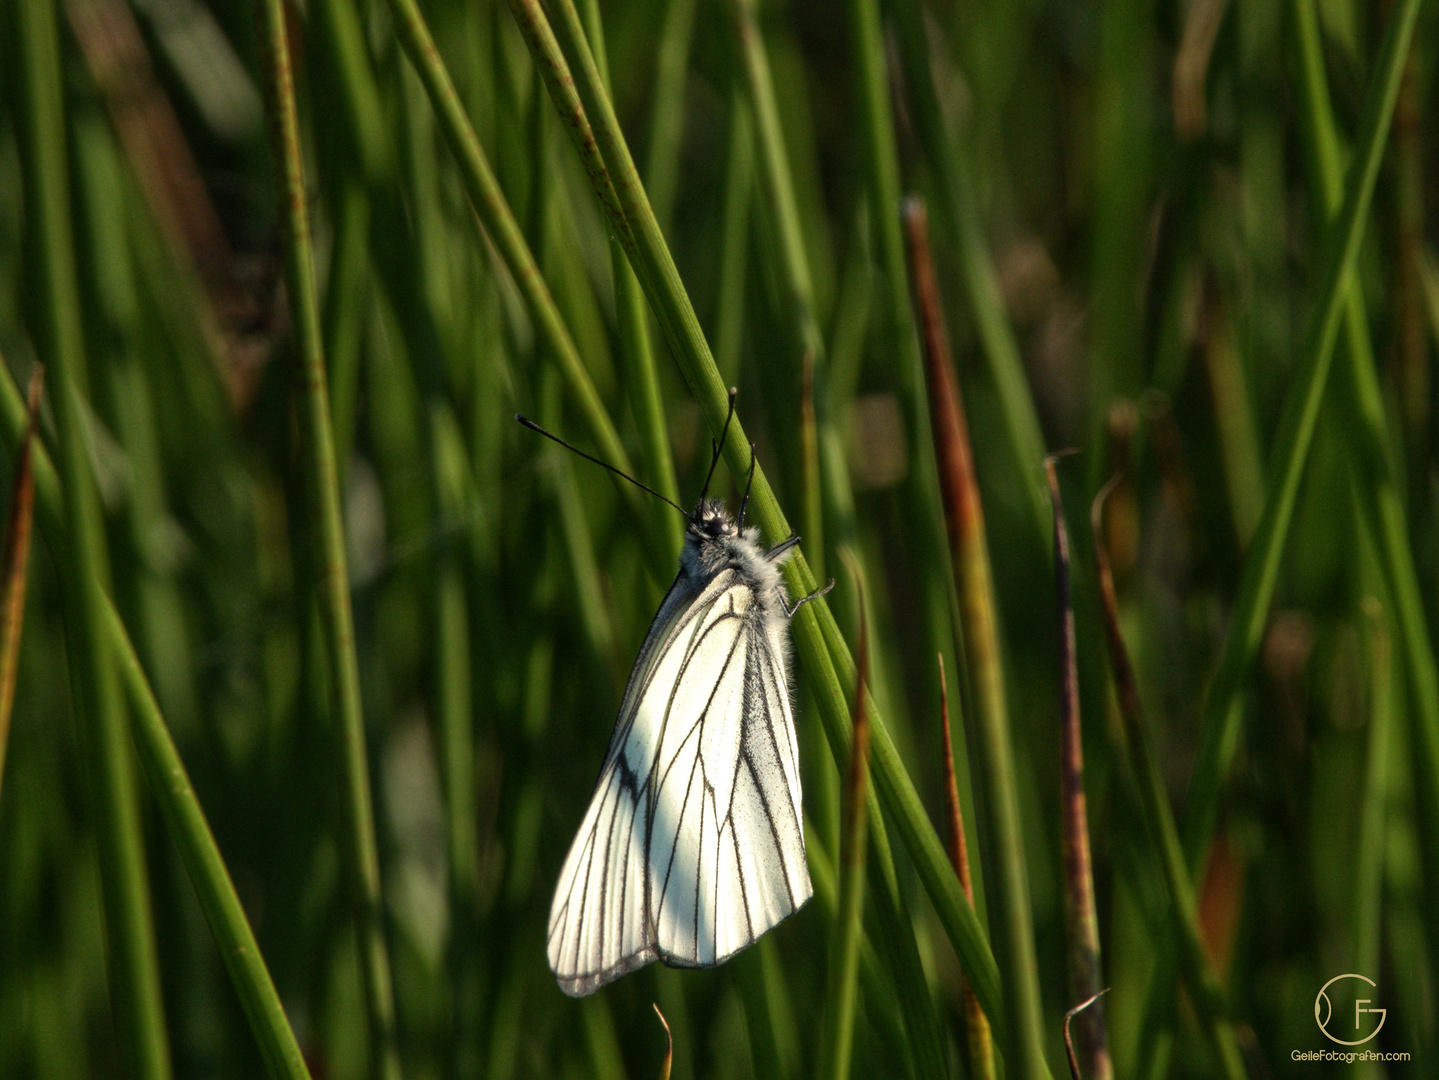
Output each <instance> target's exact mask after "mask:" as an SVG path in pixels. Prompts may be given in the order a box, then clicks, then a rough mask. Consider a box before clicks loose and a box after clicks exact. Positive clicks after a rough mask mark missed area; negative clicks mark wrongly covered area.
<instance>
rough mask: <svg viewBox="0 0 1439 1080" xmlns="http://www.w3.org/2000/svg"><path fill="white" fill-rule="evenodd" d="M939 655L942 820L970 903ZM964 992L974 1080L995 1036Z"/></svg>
mask: <svg viewBox="0 0 1439 1080" xmlns="http://www.w3.org/2000/svg"><path fill="white" fill-rule="evenodd" d="M938 659H939V719H940V729H941V732H942V734H943V738H944V805H945V822H946V824H947V825H948V828H949V833H948V837H949V861H950V862H951V863H952V864H953V865H954V873H955V876H956V877H958V878H959V883H960V885H961V886H963V888H964V895H965V897H966V898H967V899H968V900H969V902H970V905H971V906H972V905H973V904H974V886H973V885H972V884H971V882H970V876H969V846H968V844H967V843H966V841H965V839H964V816H963V811H962V810H961V808H960V802H959V784H958V782H957V780H956V777H955V771H954V742H953V740H952V738H951V737H950V730H949V686H948V684H947V683H946V681H945V677H944V657H943V655H940V656H939V657H938ZM961 992H962V993H963V995H964V1029H965V1041H966V1043H967V1045H968V1048H969V1067H970V1070H971V1073H972V1075H973V1076H974V1078H975V1080H994V1077H995V1075H996V1074H995V1067H994V1036H993V1034H992V1033H991V1031H990V1028H989V1018H988V1017H987V1016H985V1015H984V1010H983V1009H981V1008H980V1007H979V1001H978V999H976V998H975V996H974V990H973V989H972V988H971V987H970V985H969V980H968V979H965V980H964V985H963V987H962V989H961Z"/></svg>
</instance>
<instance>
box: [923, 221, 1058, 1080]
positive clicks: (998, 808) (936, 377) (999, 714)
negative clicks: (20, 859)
mask: <svg viewBox="0 0 1439 1080" xmlns="http://www.w3.org/2000/svg"><path fill="white" fill-rule="evenodd" d="M905 223H906V227H907V229H908V233H909V244H910V263H911V273H912V275H913V279H914V295H915V307H916V308H917V309H918V311H919V316H920V322H921V324H922V326H923V328H924V337H925V357H926V365H925V373H926V376H927V378H928V382H929V395H928V396H929V406H930V428H931V430H932V431H933V433H934V451H933V452H934V457H935V460H936V461H937V462H938V464H939V474H940V483H941V490H942V492H943V496H944V512H945V519H946V521H947V522H948V525H949V538H950V558H951V559H952V560H953V565H954V570H955V577H956V578H957V579H958V585H959V599H960V609H961V611H962V613H963V616H964V651H965V660H966V662H967V667H968V670H969V678H970V684H971V685H972V686H973V687H974V709H975V713H976V714H977V715H976V717H975V722H976V724H977V725H978V727H979V735H980V738H979V751H980V761H981V769H980V772H981V774H982V775H983V776H984V780H985V782H984V794H985V803H986V805H987V807H988V811H989V818H990V821H989V837H990V851H991V852H992V855H991V859H992V865H993V873H992V874H990V876H989V880H991V881H992V882H993V888H992V892H991V896H992V898H993V904H992V908H991V910H992V911H993V912H994V915H992V916H991V926H993V927H994V932H995V934H996V935H997V936H998V939H999V943H1000V946H999V949H998V956H997V958H1002V960H1001V962H1002V963H1003V965H1004V967H1003V971H1004V977H1005V989H1006V990H1007V996H1006V999H1005V1004H1006V1007H1007V1009H1008V1010H1009V1014H1010V1016H1011V1017H1012V1018H1013V1019H1012V1022H1011V1027H1010V1030H1009V1038H1008V1040H1007V1041H1005V1042H1004V1043H1003V1044H1002V1045H1003V1046H1004V1048H1005V1051H1006V1060H1007V1065H1008V1067H1009V1068H1010V1069H1015V1070H1017V1071H1018V1073H1019V1075H1021V1076H1025V1077H1042V1076H1046V1075H1047V1074H1048V1066H1047V1065H1046V1064H1045V1061H1044V1049H1043V1047H1044V1021H1043V1015H1042V1010H1041V1005H1040V1000H1039V974H1038V969H1037V965H1036V960H1035V951H1034V926H1033V916H1032V915H1031V912H1030V899H1029V881H1028V869H1027V866H1026V861H1025V851H1024V836H1023V832H1022V830H1021V827H1020V818H1019V793H1018V787H1017V782H1016V779H1015V774H1014V760H1013V749H1012V747H1011V746H1010V727H1009V707H1008V704H1007V702H1006V697H1005V688H1004V669H1003V662H1002V660H1001V657H1000V652H999V648H1000V639H999V625H998V619H997V616H996V612H995V607H994V591H993V585H992V581H991V576H990V566H989V549H988V540H987V539H986V536H985V531H984V511H983V509H982V507H981V504H980V498H979V486H978V482H977V480H976V478H975V474H974V457H973V451H972V450H971V448H970V443H969V429H968V426H967V423H966V420H965V415H964V407H963V404H962V403H961V401H960V397H959V386H958V384H957V382H956V381H955V376H954V370H953V359H952V358H951V356H950V351H949V340H948V335H947V332H946V330H945V328H944V317H943V313H942V311H941V309H940V301H939V292H938V287H937V285H936V283H935V279H934V267H933V263H932V262H931V257H930V250H929V227H928V221H927V218H926V215H925V210H924V204H923V202H921V201H920V200H918V199H912V200H910V201H909V202H908V203H907V204H906V208H905ZM996 924H997V925H996ZM986 1011H988V1010H986ZM991 1016H992V1014H991Z"/></svg>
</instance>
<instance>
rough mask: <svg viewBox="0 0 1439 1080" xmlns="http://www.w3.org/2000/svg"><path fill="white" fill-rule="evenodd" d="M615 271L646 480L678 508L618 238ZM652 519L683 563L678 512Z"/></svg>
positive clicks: (630, 275) (647, 353)
mask: <svg viewBox="0 0 1439 1080" xmlns="http://www.w3.org/2000/svg"><path fill="white" fill-rule="evenodd" d="M585 16H586V20H585V21H586V22H587V24H588V31H587V32H588V34H589V39H590V47H591V48H592V49H593V50H594V53H595V60H596V62H597V63H598V64H599V65H600V71H601V75H602V76H603V79H604V83H605V88H606V89H608V88H609V81H610V77H609V65H608V63H607V61H606V59H605V42H604V31H603V29H602V27H601V25H600V10H599V4H598V3H597V2H596V0H586V2H585ZM609 245H610V270H611V273H612V274H613V275H614V282H615V307H616V309H617V311H616V314H617V315H618V316H619V330H620V351H621V352H622V353H623V354H624V358H625V371H626V374H627V375H628V378H626V380H625V384H626V386H627V388H628V389H629V393H630V407H631V408H632V409H633V410H634V415H635V420H636V421H637V423H638V425H639V429H640V434H641V435H642V437H643V438H644V445H645V461H646V463H647V464H648V468H647V469H646V470H645V478H646V480H647V482H648V483H649V485H650V486H651V487H653V488H654V489H655V490H656V491H658V492H659V493H660V494H661V495H663V496H664V497H665V498H666V499H669V500H670V502H673V503H678V502H679V486H678V484H677V483H676V482H675V466H674V460H673V458H672V456H671V454H670V431H669V425H668V424H667V423H666V422H665V413H664V405H663V403H662V402H661V401H660V384H659V376H658V373H657V372H656V371H655V358H654V350H653V349H652V348H651V347H650V324H649V306H648V305H647V304H646V303H645V294H644V291H643V290H642V289H641V288H640V283H639V282H638V281H637V280H635V272H634V270H633V268H631V266H630V263H629V259H628V258H627V257H626V256H625V251H624V246H623V245H622V244H621V243H620V241H619V238H618V237H616V236H613V235H612V236H611V237H610V238H609ZM650 518H651V520H652V521H653V522H654V528H655V530H656V534H657V535H659V536H662V537H664V545H663V546H664V549H665V552H666V554H668V555H669V557H670V562H671V563H673V562H674V560H676V559H678V558H679V552H680V545H681V543H683V540H684V537H683V519H682V518H677V517H675V516H674V511H673V510H672V509H671V508H670V507H668V506H665V505H664V504H663V503H659V504H655V505H652V506H651V507H650Z"/></svg>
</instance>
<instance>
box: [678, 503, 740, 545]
mask: <svg viewBox="0 0 1439 1080" xmlns="http://www.w3.org/2000/svg"><path fill="white" fill-rule="evenodd" d="M689 533H690V535H692V536H693V537H694V538H695V539H696V540H700V541H704V540H722V539H724V538H725V537H727V536H738V535H739V527H738V526H737V525H736V524H735V520H734V518H732V517H730V515H729V511H728V510H726V509H725V505H724V503H722V502H720V500H718V499H706V500H705V501H704V502H702V503H700V504H699V506H698V507H696V508H695V513H694V517H692V518H690V527H689Z"/></svg>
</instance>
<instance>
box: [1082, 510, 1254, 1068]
mask: <svg viewBox="0 0 1439 1080" xmlns="http://www.w3.org/2000/svg"><path fill="white" fill-rule="evenodd" d="M1110 490H1111V488H1109V487H1106V488H1104V489H1103V490H1102V491H1100V493H1099V494H1098V495H1097V496H1096V497H1095V500H1094V505H1093V507H1092V508H1091V511H1090V514H1091V516H1090V530H1091V533H1092V535H1093V537H1094V551H1095V561H1096V562H1097V563H1098V565H1099V589H1100V594H1101V597H1102V601H1103V602H1102V607H1103V612H1104V630H1105V636H1106V638H1107V640H1108V644H1109V665H1110V669H1111V671H1112V672H1113V678H1114V687H1115V694H1116V696H1117V697H1118V699H1119V713H1120V718H1121V719H1122V721H1123V723H1124V739H1125V744H1126V747H1127V749H1128V751H1129V767H1130V769H1131V770H1132V771H1133V773H1134V776H1135V780H1136V783H1137V786H1138V788H1139V801H1140V806H1141V808H1142V809H1143V813H1144V824H1145V829H1146V831H1147V832H1148V834H1149V838H1150V845H1151V847H1153V848H1154V851H1155V855H1156V857H1157V858H1158V859H1159V862H1160V865H1161V867H1162V869H1163V871H1164V882H1165V887H1166V888H1167V889H1168V892H1169V914H1170V919H1171V932H1172V934H1173V935H1174V939H1175V942H1174V946H1175V949H1176V951H1177V953H1178V955H1179V966H1180V969H1181V973H1182V974H1183V976H1184V981H1185V985H1186V986H1188V988H1189V992H1190V996H1191V1000H1192V1001H1193V1002H1194V1007H1195V1011H1196V1012H1198V1013H1199V1020H1200V1023H1201V1025H1202V1026H1203V1027H1204V1030H1205V1034H1206V1035H1207V1036H1208V1037H1209V1039H1210V1041H1211V1042H1212V1043H1213V1044H1214V1049H1215V1051H1216V1053H1218V1055H1219V1060H1220V1065H1221V1067H1222V1068H1223V1070H1224V1075H1225V1076H1226V1077H1228V1078H1229V1080H1243V1078H1244V1077H1245V1076H1247V1075H1248V1073H1247V1071H1246V1070H1245V1067H1244V1061H1243V1058H1242V1057H1241V1055H1240V1052H1239V1043H1238V1040H1237V1039H1236V1037H1235V1034H1234V1027H1233V1025H1232V1024H1231V1023H1230V1021H1229V1018H1228V1015H1227V1006H1226V1004H1225V1001H1224V991H1223V988H1222V987H1221V986H1220V984H1219V977H1218V976H1217V975H1216V974H1215V972H1214V969H1213V966H1212V965H1211V963H1210V961H1209V956H1208V954H1207V953H1206V952H1205V948H1204V939H1203V934H1202V933H1201V931H1200V927H1199V914H1198V911H1199V909H1198V903H1197V900H1196V897H1195V892H1194V882H1193V878H1192V877H1191V876H1190V872H1189V867H1188V866H1187V865H1186V863H1185V861H1184V851H1183V848H1182V847H1181V846H1180V843H1179V830H1178V828H1177V827H1176V826H1175V823H1174V815H1173V813H1172V812H1171V810H1170V808H1169V796H1168V795H1167V794H1166V793H1165V790H1164V778H1163V776H1162V775H1161V774H1160V771H1159V759H1158V757H1157V755H1156V754H1155V752H1154V745H1153V740H1152V739H1151V738H1150V735H1149V723H1148V720H1147V719H1146V718H1145V715H1144V711H1143V708H1142V707H1141V705H1140V701H1139V689H1138V685H1137V683H1136V681H1135V677H1134V669H1133V667H1132V665H1131V664H1130V661H1129V652H1128V650H1127V649H1126V647H1125V644H1124V637H1123V635H1122V634H1121V633H1120V629H1119V605H1118V601H1117V600H1116V599H1115V593H1114V579H1113V576H1112V575H1111V573H1110V569H1109V553H1108V550H1107V548H1106V547H1105V542H1104V529H1103V513H1104V500H1105V498H1106V497H1107V496H1108V495H1109V493H1110ZM1170 990H1172V988H1170V987H1165V986H1163V985H1160V986H1157V987H1156V992H1158V993H1166V992H1169V991H1170Z"/></svg>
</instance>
